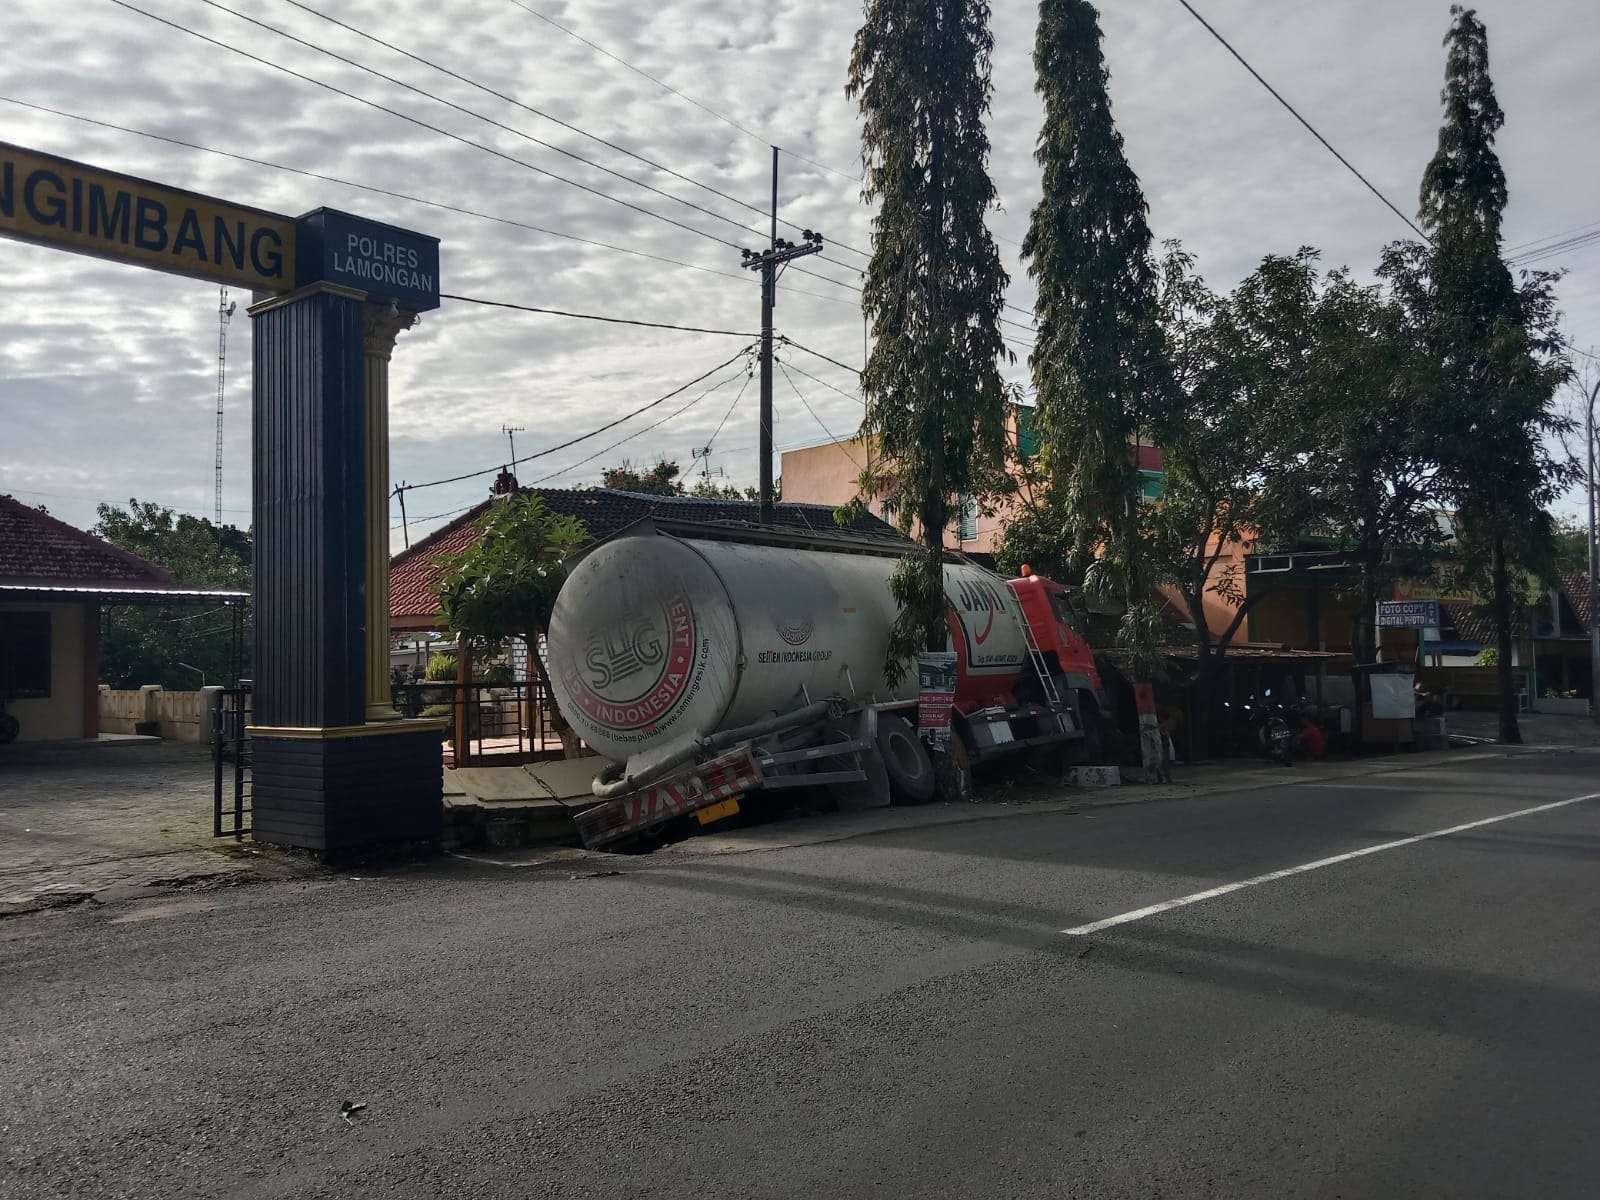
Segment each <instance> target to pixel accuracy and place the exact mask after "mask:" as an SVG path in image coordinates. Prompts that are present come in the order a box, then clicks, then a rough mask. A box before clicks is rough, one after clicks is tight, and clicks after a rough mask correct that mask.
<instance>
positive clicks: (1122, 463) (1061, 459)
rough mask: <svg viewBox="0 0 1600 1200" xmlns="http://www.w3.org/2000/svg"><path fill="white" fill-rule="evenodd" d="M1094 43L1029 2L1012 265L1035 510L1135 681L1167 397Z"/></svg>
mask: <svg viewBox="0 0 1600 1200" xmlns="http://www.w3.org/2000/svg"><path fill="white" fill-rule="evenodd" d="M1100 43H1101V32H1100V18H1099V14H1098V13H1097V12H1096V10H1095V8H1094V6H1093V5H1092V4H1090V3H1088V2H1087V0H1043V3H1041V5H1040V7H1039V28H1038V37H1037V40H1036V42H1035V47H1034V54H1033V61H1034V68H1035V70H1036V72H1037V84H1036V87H1037V89H1038V91H1039V94H1040V96H1041V97H1042V99H1043V101H1044V126H1043V128H1042V129H1041V130H1040V133H1039V140H1038V147H1037V149H1036V150H1035V153H1034V157H1035V158H1036V159H1037V160H1038V162H1039V165H1040V167H1041V168H1042V169H1043V174H1044V179H1043V194H1042V196H1041V197H1040V200H1039V203H1038V205H1037V206H1036V207H1035V208H1034V210H1033V217H1032V221H1031V223H1030V225H1029V227H1028V233H1027V236H1026V237H1025V238H1024V239H1023V243H1022V256H1023V258H1024V259H1025V260H1026V261H1027V263H1028V273H1029V274H1030V275H1031V276H1032V277H1033V279H1034V282H1035V284H1036V285H1037V288H1038V294H1037V299H1036V301H1035V304H1034V313H1035V316H1036V319H1037V325H1038V337H1037V340H1036V343H1035V346H1034V351H1033V354H1032V357H1031V359H1030V364H1031V366H1032V368H1033V380H1034V384H1035V386H1036V387H1037V388H1038V408H1037V410H1036V422H1037V426H1038V431H1039V438H1040V457H1041V460H1042V465H1043V467H1044V470H1045V472H1046V474H1047V476H1048V478H1049V480H1050V484H1049V486H1050V490H1051V492H1052V496H1051V500H1050V505H1049V507H1050V509H1051V510H1052V511H1053V512H1054V513H1055V514H1057V515H1058V516H1059V519H1060V521H1061V523H1062V524H1061V528H1060V530H1059V533H1058V537H1059V538H1060V539H1061V540H1062V541H1063V542H1064V543H1066V545H1067V546H1069V547H1070V555H1071V559H1072V561H1073V563H1074V565H1075V566H1076V568H1077V572H1078V573H1079V574H1080V576H1081V578H1082V579H1083V581H1084V588H1085V591H1086V592H1087V593H1088V594H1089V595H1090V596H1091V597H1092V598H1099V599H1102V600H1110V601H1112V602H1113V603H1115V604H1116V605H1117V606H1118V607H1120V608H1121V610H1122V612H1123V614H1124V615H1123V619H1122V625H1121V628H1120V630H1119V641H1120V642H1121V643H1122V645H1123V648H1124V649H1125V650H1126V651H1128V652H1129V653H1131V654H1132V655H1133V657H1134V661H1135V664H1136V668H1135V669H1136V673H1137V674H1139V675H1141V676H1145V675H1147V674H1148V672H1149V671H1150V669H1151V668H1152V667H1153V665H1154V661H1155V658H1156V655H1157V653H1158V649H1159V646H1160V644H1161V641H1162V636H1161V629H1160V623H1159V620H1158V617H1157V609H1156V605H1155V602H1154V600H1153V598H1152V592H1151V588H1152V585H1153V583H1154V579H1153V576H1152V571H1151V567H1150V564H1149V562H1148V561H1147V556H1146V553H1145V542H1146V530H1145V529H1144V527H1143V526H1144V512H1143V508H1144V506H1143V504H1142V491H1143V488H1142V481H1141V478H1140V475H1139V469H1138V462H1137V458H1136V454H1135V450H1134V447H1135V445H1136V444H1137V442H1139V441H1140V440H1145V441H1151V440H1154V439H1158V438H1159V437H1160V436H1161V434H1162V433H1163V431H1164V426H1165V422H1166V418H1167V415H1168V411H1169V408H1170V404H1171V398H1172V391H1171V384H1170V373H1169V366H1168V363H1167V359H1166V348H1165V345H1164V341H1163V338H1162V331H1161V324H1160V320H1159V315H1160V314H1159V304H1158V297H1157V283H1156V271H1155V267H1154V264H1153V262H1152V260H1151V253H1150V246H1151V239H1150V228H1149V225H1148V224H1147V222H1146V211H1147V208H1146V204H1145V199H1144V193H1143V192H1142V191H1141V189H1140V187H1139V180H1138V177H1137V176H1136V175H1135V174H1134V172H1133V169H1132V167H1130V166H1129V164H1128V160H1127V157H1126V155H1125V154H1124V152H1123V143H1122V135H1121V134H1120V133H1118V132H1117V128H1116V123H1115V122H1114V120H1113V119H1112V115H1111V99H1110V96H1109V95H1108V93H1107V85H1108V83H1109V79H1110V75H1109V72H1108V70H1107V68H1106V63H1105V58H1104V55H1103V53H1102V51H1101V44H1100Z"/></svg>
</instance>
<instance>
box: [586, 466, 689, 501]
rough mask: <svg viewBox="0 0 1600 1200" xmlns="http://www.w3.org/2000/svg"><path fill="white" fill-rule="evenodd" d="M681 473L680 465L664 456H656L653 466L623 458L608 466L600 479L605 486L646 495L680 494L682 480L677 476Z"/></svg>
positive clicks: (681, 493) (681, 491) (681, 492)
mask: <svg viewBox="0 0 1600 1200" xmlns="http://www.w3.org/2000/svg"><path fill="white" fill-rule="evenodd" d="M682 473H683V468H682V467H680V466H678V464H677V463H675V462H668V461H667V460H666V459H664V458H658V459H657V460H656V463H655V466H653V467H644V466H641V465H638V464H635V463H633V462H630V461H629V460H627V459H623V461H622V462H621V463H620V464H618V465H617V466H615V467H608V468H607V469H606V470H605V472H604V473H603V474H602V475H601V476H600V479H601V481H602V482H603V483H604V484H605V486H606V487H608V488H616V489H617V490H619V491H623V492H640V493H643V494H644V495H646V496H681V495H683V481H682V480H680V479H679V478H678V476H679V475H681V474H682Z"/></svg>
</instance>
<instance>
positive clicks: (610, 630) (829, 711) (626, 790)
mask: <svg viewBox="0 0 1600 1200" xmlns="http://www.w3.org/2000/svg"><path fill="white" fill-rule="evenodd" d="M902 553H903V545H901V544H896V543H889V542H885V541H881V540H874V539H870V538H860V537H850V536H847V535H841V534H832V533H831V532H830V533H828V534H817V535H806V534H804V533H795V532H791V531H774V530H770V529H753V528H750V527H744V526H738V527H718V526H711V525H703V524H686V523H685V524H673V523H667V522H662V521H645V522H640V523H639V524H637V525H635V526H631V527H630V528H628V529H626V530H624V531H622V532H621V533H619V534H617V535H615V536H613V537H611V538H609V539H607V540H605V541H602V542H599V543H596V544H595V545H594V546H591V547H589V548H588V549H587V550H585V551H584V552H582V553H581V554H580V555H579V556H577V558H576V559H575V560H574V561H573V562H572V563H571V564H570V573H569V575H568V578H567V582H566V584H565V585H564V586H563V587H562V589H561V593H560V595H559V596H558V597H557V600H556V604H555V611H554V614H553V616H552V618H551V622H550V629H549V637H548V640H547V644H546V646H547V660H548V662H547V665H548V667H549V674H550V679H551V684H552V687H553V688H554V690H555V694H556V699H557V701H558V702H559V704H560V705H561V711H562V712H563V713H564V714H565V715H566V717H567V719H568V720H569V721H571V723H572V725H573V727H574V729H576V730H577V732H578V733H579V734H580V736H582V738H583V740H584V741H585V742H586V743H587V744H588V746H589V747H590V748H591V749H593V750H595V751H596V752H598V753H599V754H601V755H603V756H604V757H605V758H607V759H608V760H610V761H609V765H608V766H607V767H606V769H605V770H603V771H602V772H601V773H600V775H599V776H597V777H596V779H595V786H594V791H595V794H596V796H597V797H599V798H600V800H601V801H602V803H600V804H598V805H596V806H594V807H592V808H590V809H588V810H586V811H585V812H584V813H583V814H581V815H580V817H579V819H578V826H579V831H580V833H581V834H582V836H583V840H584V842H585V844H586V845H590V846H597V845H603V844H606V843H608V842H613V841H617V840H619V839H621V838H624V837H627V836H629V835H631V834H634V833H637V832H639V831H641V830H647V829H651V828H653V827H656V826H659V825H662V824H664V823H665V822H667V821H670V820H673V819H675V818H679V817H684V816H687V815H689V814H691V813H693V814H695V815H696V816H697V817H698V819H699V820H700V822H701V823H703V824H708V823H710V821H713V820H718V819H720V818H722V817H724V816H727V815H730V814H731V813H733V812H736V811H738V807H739V799H738V797H740V796H741V795H743V794H746V793H749V792H752V791H755V790H756V789H758V788H759V789H768V790H771V789H780V788H793V787H813V786H828V787H830V788H832V789H834V791H835V794H836V795H838V796H839V798H840V801H841V803H843V804H846V805H850V806H871V805H878V804H887V803H890V802H891V799H898V800H902V801H909V802H915V801H921V800H927V799H928V798H930V797H931V795H932V794H933V789H934V772H933V766H932V763H931V761H930V759H929V756H928V754H927V751H926V749H925V748H924V746H923V744H922V742H921V740H920V739H919V738H918V737H917V734H916V732H915V729H914V725H915V721H916V715H917V714H916V707H917V673H916V669H915V666H914V665H911V666H910V667H909V669H908V670H907V672H906V674H905V677H904V678H903V680H902V681H901V682H900V683H899V685H898V686H891V685H890V684H889V682H888V680H887V678H886V674H885V658H886V650H887V647H888V641H889V632H890V629H891V627H892V626H893V624H894V621H895V618H896V614H897V607H896V601H895V599H894V597H893V595H891V593H890V590H889V576H890V574H891V573H892V572H893V570H894V567H895V564H896V562H897V561H898V559H899V557H900V556H901V554H902ZM1019 584H1022V585H1028V586H1031V587H1034V588H1037V589H1042V588H1044V587H1049V588H1055V585H1054V584H1050V583H1049V582H1048V581H1043V580H1039V579H1038V578H1037V577H1033V578H1031V579H1028V580H1017V581H1013V582H1012V584H1011V585H1010V586H1008V585H1007V583H1006V581H1005V580H1002V579H1001V578H1000V577H999V576H997V575H995V574H993V573H992V572H990V571H986V570H984V569H983V568H981V567H978V566H976V565H974V564H972V563H970V562H966V561H962V560H954V561H950V562H948V563H947V564H946V566H945V596H946V599H947V601H948V602H949V608H948V610H947V622H948V625H949V628H950V634H951V637H950V648H951V649H953V650H954V651H955V653H956V659H957V684H956V696H955V719H954V736H955V738H956V739H958V741H959V745H957V746H955V747H954V749H955V753H954V754H953V757H954V758H956V759H957V760H958V761H961V762H968V761H978V760H982V759H984V758H988V757H991V756H993V755H996V754H1001V753H1009V752H1014V751H1017V750H1023V749H1028V748H1032V747H1038V746H1043V745H1051V744H1064V743H1074V742H1076V743H1079V744H1082V743H1083V741H1084V723H1085V719H1086V714H1085V712H1084V709H1085V707H1089V708H1095V707H1096V706H1097V704H1098V703H1101V702H1103V696H1100V695H1099V694H1098V693H1099V679H1098V677H1097V676H1095V675H1094V667H1093V661H1092V655H1091V654H1090V652H1089V649H1088V646H1087V645H1086V644H1084V643H1083V642H1082V641H1081V639H1077V638H1076V635H1075V634H1073V633H1072V632H1071V630H1070V629H1068V628H1067V627H1066V626H1065V624H1064V622H1063V621H1061V620H1060V618H1061V617H1062V616H1063V615H1064V614H1063V613H1062V612H1061V611H1060V606H1059V605H1058V606H1057V607H1056V609H1054V610H1052V609H1051V607H1050V606H1049V605H1048V604H1044V605H1029V604H1019V602H1018V601H1019V593H1016V592H1014V590H1013V589H1014V588H1016V587H1017V585H1019ZM1055 590H1056V591H1058V592H1059V590H1060V589H1059V588H1055ZM1041 596H1043V592H1041ZM1022 599H1024V600H1026V599H1027V597H1026V596H1023V597H1022ZM1036 608H1039V609H1042V611H1043V613H1045V614H1046V616H1045V618H1044V619H1045V621H1046V622H1048V623H1050V624H1051V625H1052V626H1053V627H1051V628H1048V629H1045V630H1043V634H1044V636H1042V637H1037V636H1035V632H1034V630H1033V629H1032V628H1031V627H1030V624H1029V621H1028V619H1027V618H1026V617H1025V616H1024V612H1025V611H1029V612H1030V613H1031V612H1032V610H1034V609H1036ZM1034 623H1035V624H1038V623H1039V618H1038V616H1035V617H1034ZM1069 639H1070V640H1071V641H1072V642H1074V643H1075V645H1072V646H1071V647H1070V649H1068V648H1067V641H1068V640H1069ZM1041 645H1047V646H1049V647H1050V652H1049V654H1048V656H1047V655H1046V654H1045V653H1044V652H1043V651H1042V650H1041ZM1069 659H1070V660H1071V661H1070V662H1069V661H1067V660H1069ZM1019 691H1020V693H1021V694H1020V695H1019ZM1090 717H1091V723H1092V714H1090Z"/></svg>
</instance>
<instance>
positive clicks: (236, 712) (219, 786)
mask: <svg viewBox="0 0 1600 1200" xmlns="http://www.w3.org/2000/svg"><path fill="white" fill-rule="evenodd" d="M211 695H212V701H211V706H212V707H211V771H212V776H211V778H212V787H211V834H212V836H213V837H231V838H233V839H235V840H236V841H237V840H240V839H242V838H243V837H244V835H245V834H247V833H249V832H250V735H249V734H248V733H246V732H245V730H246V728H247V727H248V726H249V724H250V681H249V680H248V679H242V680H240V681H239V686H238V687H236V688H224V689H222V690H221V691H219V692H213V693H211Z"/></svg>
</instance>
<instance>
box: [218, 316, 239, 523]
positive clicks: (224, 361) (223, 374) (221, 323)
mask: <svg viewBox="0 0 1600 1200" xmlns="http://www.w3.org/2000/svg"><path fill="white" fill-rule="evenodd" d="M236 307H237V305H236V304H233V303H229V301H228V289H227V288H218V289H217V461H216V472H215V481H214V491H215V492H216V498H215V507H216V514H215V523H216V526H217V528H218V529H221V528H222V399H223V396H224V395H225V390H224V389H225V386H226V383H227V378H228V322H229V321H231V320H232V319H233V310H234V309H235V308H236Z"/></svg>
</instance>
